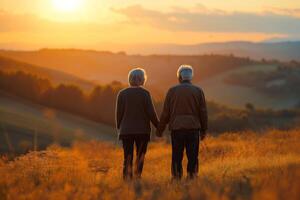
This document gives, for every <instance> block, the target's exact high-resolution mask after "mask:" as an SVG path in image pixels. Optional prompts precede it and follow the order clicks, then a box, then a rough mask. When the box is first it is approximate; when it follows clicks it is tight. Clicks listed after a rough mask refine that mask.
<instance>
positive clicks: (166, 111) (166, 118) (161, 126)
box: [157, 90, 171, 136]
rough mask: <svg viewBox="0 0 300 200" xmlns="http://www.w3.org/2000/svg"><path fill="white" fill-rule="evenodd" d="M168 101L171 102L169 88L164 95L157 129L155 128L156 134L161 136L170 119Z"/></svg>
mask: <svg viewBox="0 0 300 200" xmlns="http://www.w3.org/2000/svg"><path fill="white" fill-rule="evenodd" d="M170 103H171V92H170V90H169V91H168V93H167V95H166V98H165V102H164V107H163V111H162V113H161V116H160V123H159V126H158V129H157V136H162V133H163V132H164V130H165V128H166V125H167V124H168V123H169V121H170V113H171V110H170Z"/></svg>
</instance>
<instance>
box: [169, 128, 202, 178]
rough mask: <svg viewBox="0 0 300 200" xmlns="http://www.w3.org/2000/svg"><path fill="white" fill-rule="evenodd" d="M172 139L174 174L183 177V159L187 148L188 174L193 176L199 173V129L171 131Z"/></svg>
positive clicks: (175, 176) (176, 176) (174, 176)
mask: <svg viewBox="0 0 300 200" xmlns="http://www.w3.org/2000/svg"><path fill="white" fill-rule="evenodd" d="M171 139H172V167H171V169H172V176H173V178H175V179H181V178H182V159H183V152H184V149H186V155H187V158H188V165H187V174H188V177H189V178H193V177H195V176H197V174H198V152H199V131H198V130H176V131H172V133H171Z"/></svg>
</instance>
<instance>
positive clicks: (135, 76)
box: [128, 68, 147, 86]
mask: <svg viewBox="0 0 300 200" xmlns="http://www.w3.org/2000/svg"><path fill="white" fill-rule="evenodd" d="M146 80H147V75H146V72H145V70H144V69H142V68H135V69H132V70H130V71H129V73H128V83H129V85H130V86H141V85H144V84H145V82H146Z"/></svg>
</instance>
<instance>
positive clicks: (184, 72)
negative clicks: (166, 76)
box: [177, 65, 194, 81]
mask: <svg viewBox="0 0 300 200" xmlns="http://www.w3.org/2000/svg"><path fill="white" fill-rule="evenodd" d="M193 76H194V72H193V67H192V66H191V65H181V66H180V67H179V68H178V70H177V77H178V78H180V79H181V80H182V81H191V80H192V79H193Z"/></svg>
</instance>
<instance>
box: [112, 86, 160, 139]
mask: <svg viewBox="0 0 300 200" xmlns="http://www.w3.org/2000/svg"><path fill="white" fill-rule="evenodd" d="M118 107H119V115H118V117H119V120H118V124H119V127H118V128H120V135H123V134H142V133H143V134H148V133H150V131H151V127H150V121H151V120H152V121H153V122H154V123H155V125H157V124H156V123H157V120H156V116H154V115H155V112H154V110H153V106H152V102H151V96H150V93H149V92H148V91H147V90H146V89H144V88H143V87H128V88H126V89H123V90H122V91H120V93H119V106H118Z"/></svg>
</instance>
